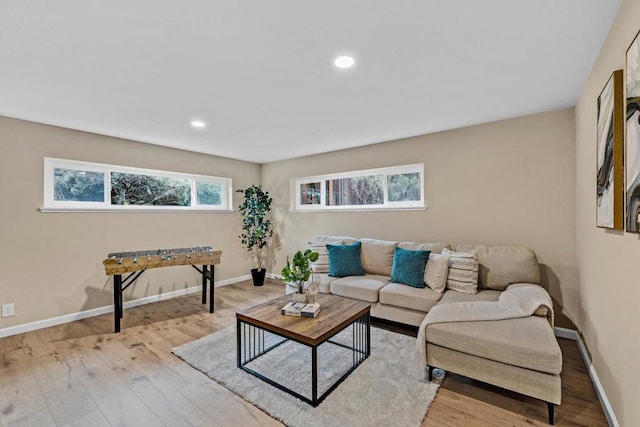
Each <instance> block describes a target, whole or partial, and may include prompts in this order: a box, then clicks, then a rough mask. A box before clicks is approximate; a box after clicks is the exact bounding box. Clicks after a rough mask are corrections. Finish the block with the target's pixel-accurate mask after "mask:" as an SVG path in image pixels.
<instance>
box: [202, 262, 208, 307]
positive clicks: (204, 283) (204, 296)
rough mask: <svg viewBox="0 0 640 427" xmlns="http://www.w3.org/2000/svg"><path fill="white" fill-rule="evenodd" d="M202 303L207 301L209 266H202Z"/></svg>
mask: <svg viewBox="0 0 640 427" xmlns="http://www.w3.org/2000/svg"><path fill="white" fill-rule="evenodd" d="M202 303H203V304H206V303H207V266H206V265H203V266H202Z"/></svg>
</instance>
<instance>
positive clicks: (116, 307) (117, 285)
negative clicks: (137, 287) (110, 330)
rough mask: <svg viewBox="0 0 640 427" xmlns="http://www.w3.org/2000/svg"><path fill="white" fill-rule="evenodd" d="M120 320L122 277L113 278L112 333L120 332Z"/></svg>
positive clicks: (117, 275) (115, 276) (118, 275)
mask: <svg viewBox="0 0 640 427" xmlns="http://www.w3.org/2000/svg"><path fill="white" fill-rule="evenodd" d="M120 319H122V275H120V274H115V275H114V276H113V320H114V331H115V332H120Z"/></svg>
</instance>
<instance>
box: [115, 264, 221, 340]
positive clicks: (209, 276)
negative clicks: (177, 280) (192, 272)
mask: <svg viewBox="0 0 640 427" xmlns="http://www.w3.org/2000/svg"><path fill="white" fill-rule="evenodd" d="M191 267H193V268H195V269H196V270H198V271H199V272H200V274H202V304H206V303H207V280H208V281H209V313H213V311H214V307H213V292H214V286H213V284H214V283H213V282H214V275H215V265H213V264H211V265H209V266H207V265H203V266H202V269H200V268H198V266H196V265H191ZM145 271H147V270H140V271H134V272H133V273H130V274H129V275H127V276H126V277H125V278H124V280H123V279H122V274H114V275H113V318H114V332H116V333H117V332H120V320H121V319H122V316H123V315H124V305H123V304H122V293H123V292H124V291H125V290H127V288H128V287H129V286H131V285H133V284H134V283H135V281H136V280H138V277H140V275H142V273H144V272H145Z"/></svg>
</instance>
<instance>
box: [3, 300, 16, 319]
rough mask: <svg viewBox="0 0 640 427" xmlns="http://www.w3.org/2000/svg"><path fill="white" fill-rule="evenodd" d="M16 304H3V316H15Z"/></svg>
mask: <svg viewBox="0 0 640 427" xmlns="http://www.w3.org/2000/svg"><path fill="white" fill-rule="evenodd" d="M14 308H15V307H14V305H13V303H11V304H3V305H2V317H10V316H13V313H14Z"/></svg>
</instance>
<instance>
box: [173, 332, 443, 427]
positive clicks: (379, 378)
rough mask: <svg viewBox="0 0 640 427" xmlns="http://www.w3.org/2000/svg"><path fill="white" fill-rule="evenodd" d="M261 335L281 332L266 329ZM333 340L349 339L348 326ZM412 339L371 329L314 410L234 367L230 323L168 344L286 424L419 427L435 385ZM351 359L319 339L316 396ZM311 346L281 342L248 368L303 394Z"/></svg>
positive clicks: (269, 336) (308, 375) (308, 378)
mask: <svg viewBox="0 0 640 427" xmlns="http://www.w3.org/2000/svg"><path fill="white" fill-rule="evenodd" d="M265 339H266V341H268V342H274V341H276V340H280V339H281V338H279V337H277V336H275V335H272V334H267V336H266V338H265ZM335 341H341V342H344V343H349V342H350V341H351V329H350V328H347V329H346V330H345V331H343V332H342V333H341V334H339V335H338V336H337V337H335ZM414 345H415V338H412V337H409V336H406V335H401V334H397V333H394V332H389V331H385V330H382V329H378V328H371V356H369V358H367V359H366V360H365V361H364V362H363V363H362V364H361V365H360V366H358V367H357V368H356V369H355V371H353V372H352V373H351V375H349V376H348V377H347V379H346V380H345V381H344V382H343V383H342V384H340V385H339V386H338V387H337V388H336V389H335V390H334V391H333V392H332V393H331V394H330V395H329V396H327V398H326V399H325V400H324V401H323V402H322V403H320V405H318V406H317V407H316V408H314V407H312V406H311V405H309V404H307V403H305V402H303V401H301V400H300V399H297V398H295V397H293V396H291V395H290V394H287V393H285V392H283V391H281V390H279V389H277V388H275V387H273V386H271V385H269V384H267V383H266V382H264V381H262V380H260V379H258V378H256V377H254V376H253V375H251V374H249V373H247V372H244V371H243V370H241V369H240V368H238V367H237V366H236V363H237V362H236V327H235V325H234V326H231V327H228V328H226V329H224V330H222V331H219V332H216V333H214V334H211V335H209V336H206V337H204V338H201V339H199V340H197V341H193V342H190V343H188V344H184V345H182V346H180V347H176V348H174V349H173V353H174V354H176V355H177V356H178V357H180V358H181V359H183V360H184V361H185V362H187V363H189V364H190V365H191V366H193V367H194V368H196V369H198V370H199V371H202V372H203V373H205V374H206V375H207V376H209V377H210V378H212V379H214V380H215V381H217V382H218V383H220V384H222V385H224V386H225V387H227V388H228V389H230V390H231V391H233V392H234V393H236V394H237V395H239V396H241V397H242V398H243V399H245V400H247V401H249V402H251V403H253V404H254V405H256V406H257V407H259V408H261V409H262V410H264V411H265V412H267V413H268V414H269V415H271V416H272V417H274V418H276V419H278V420H280V421H282V422H283V423H284V424H286V425H288V426H292V427H294V426H301V427H302V426H304V427H312V426H392V425H393V426H419V425H421V423H422V420H423V419H424V417H425V415H426V413H427V409H429V405H431V402H432V401H433V399H434V397H435V395H436V391H437V390H438V387H439V386H438V384H436V383H433V382H427V381H425V380H424V370H423V369H420V368H419V366H418V365H417V363H416V362H415V360H414ZM351 363H352V354H351V351H350V350H346V349H344V348H343V347H340V346H337V345H334V344H331V343H325V344H323V345H321V346H320V347H319V348H318V366H319V379H318V383H319V390H318V395H320V394H322V392H323V391H324V390H326V388H327V387H328V384H330V383H333V382H334V380H335V379H336V378H339V377H340V376H341V375H342V374H343V373H344V372H346V371H347V370H348V369H349V367H350V366H351ZM310 365H311V350H310V349H309V348H308V347H306V346H303V345H300V344H297V343H295V342H290V341H289V342H286V343H284V344H282V345H280V346H278V347H276V348H275V349H273V350H272V351H270V352H269V353H267V354H265V355H263V356H261V357H259V358H258V359H256V360H255V361H253V362H251V363H250V364H249V365H248V366H249V367H251V368H252V369H254V370H255V371H258V372H260V373H263V374H268V375H267V376H268V377H270V378H271V379H274V380H276V381H278V382H281V383H283V384H284V385H286V386H287V387H289V388H291V389H293V390H295V391H297V392H298V393H300V394H302V395H304V396H309V395H310V389H311V387H310V383H311V370H310Z"/></svg>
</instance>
